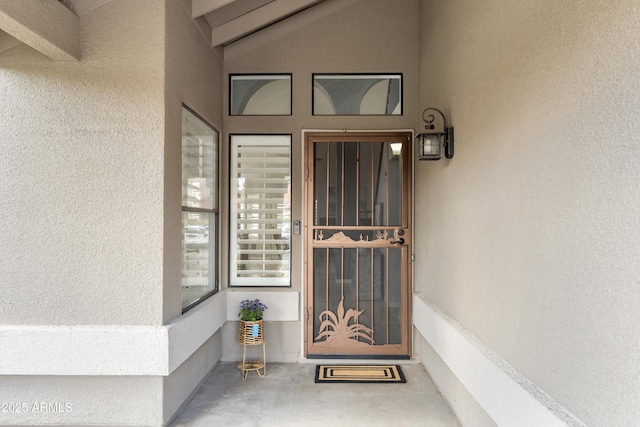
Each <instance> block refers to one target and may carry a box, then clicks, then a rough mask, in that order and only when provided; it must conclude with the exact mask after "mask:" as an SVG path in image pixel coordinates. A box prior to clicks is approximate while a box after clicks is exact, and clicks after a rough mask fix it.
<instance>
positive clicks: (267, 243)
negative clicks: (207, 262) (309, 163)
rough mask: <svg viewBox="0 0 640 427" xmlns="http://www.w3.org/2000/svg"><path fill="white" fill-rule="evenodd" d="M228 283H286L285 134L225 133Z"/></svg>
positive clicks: (287, 159) (288, 163) (287, 206)
mask: <svg viewBox="0 0 640 427" xmlns="http://www.w3.org/2000/svg"><path fill="white" fill-rule="evenodd" d="M231 146H232V150H231V151H232V153H231V156H232V158H231V191H230V195H231V209H230V211H231V228H230V230H231V232H230V234H231V239H230V244H231V251H230V252H231V257H230V260H231V266H230V272H231V274H230V278H231V284H232V285H235V286H289V284H290V279H289V271H290V264H289V261H290V249H289V247H290V224H291V203H290V200H291V158H290V157H291V156H290V152H291V136H289V135H232V137H231Z"/></svg>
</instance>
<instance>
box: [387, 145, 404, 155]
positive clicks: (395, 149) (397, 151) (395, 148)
mask: <svg viewBox="0 0 640 427" xmlns="http://www.w3.org/2000/svg"><path fill="white" fill-rule="evenodd" d="M389 145H390V146H391V154H393V157H400V155H401V154H402V142H392V143H391V144H389Z"/></svg>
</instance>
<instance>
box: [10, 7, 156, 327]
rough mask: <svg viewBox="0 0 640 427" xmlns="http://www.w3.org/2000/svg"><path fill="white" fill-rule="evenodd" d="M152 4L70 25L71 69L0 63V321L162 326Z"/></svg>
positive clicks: (20, 59)
mask: <svg viewBox="0 0 640 427" xmlns="http://www.w3.org/2000/svg"><path fill="white" fill-rule="evenodd" d="M163 20H164V7H163V5H162V3H159V2H155V1H136V2H126V1H114V2H112V3H110V4H109V5H106V6H104V7H102V8H100V9H97V10H95V11H94V13H91V14H87V15H85V16H84V17H83V19H81V21H80V25H81V38H82V45H83V49H84V50H83V60H82V61H81V62H79V63H59V62H53V61H52V60H50V59H48V58H46V57H45V56H43V55H42V54H40V53H38V52H36V51H34V50H32V49H31V48H29V47H27V46H26V45H21V46H17V47H15V48H13V49H11V50H8V51H5V52H3V53H2V55H1V56H0V95H1V99H2V102H1V103H0V123H2V126H0V144H1V145H2V156H0V180H2V182H3V183H4V185H2V186H1V187H0V198H1V199H2V200H3V208H2V209H1V210H0V223H1V224H2V227H1V228H0V289H1V290H2V295H3V304H2V308H0V322H1V323H4V324H50V325H53V324H67V325H82V324H129V325H136V324H161V322H162V317H161V313H162V311H161V310H162V305H161V304H162V255H163V253H162V238H163V236H162V222H163V219H162V214H163V210H162V202H163V173H164V170H163V163H162V160H163V144H164V133H163V125H162V123H163V115H164V97H163V83H164V71H163V61H164V59H163V57H164V29H163V28H164V26H163Z"/></svg>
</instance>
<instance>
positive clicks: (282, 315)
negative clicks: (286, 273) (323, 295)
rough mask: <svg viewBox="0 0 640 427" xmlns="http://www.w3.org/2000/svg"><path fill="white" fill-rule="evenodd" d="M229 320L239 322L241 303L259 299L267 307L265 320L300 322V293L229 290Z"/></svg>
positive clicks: (227, 292)
mask: <svg viewBox="0 0 640 427" xmlns="http://www.w3.org/2000/svg"><path fill="white" fill-rule="evenodd" d="M226 294H227V320H229V321H234V320H238V312H239V311H240V302H241V301H242V300H246V299H251V300H252V299H256V298H257V299H259V300H260V302H262V303H264V304H265V305H266V306H267V309H266V310H265V312H264V320H265V321H267V322H269V321H279V322H297V321H298V320H300V293H299V292H296V291H284V292H281V291H276V290H273V291H260V292H256V291H245V290H242V291H236V290H227V291H226Z"/></svg>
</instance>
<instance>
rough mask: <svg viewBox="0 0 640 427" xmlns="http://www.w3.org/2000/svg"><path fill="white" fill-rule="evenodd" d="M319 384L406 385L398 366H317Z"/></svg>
mask: <svg viewBox="0 0 640 427" xmlns="http://www.w3.org/2000/svg"><path fill="white" fill-rule="evenodd" d="M315 382H317V383H404V382H406V380H405V378H404V375H403V373H402V369H401V368H400V366H398V365H317V367H316V380H315Z"/></svg>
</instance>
